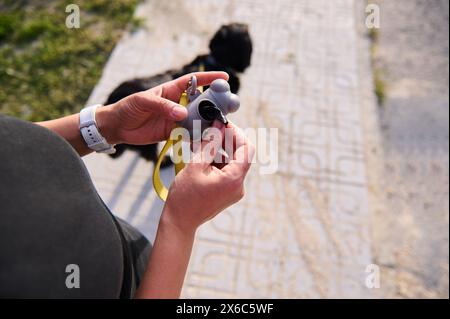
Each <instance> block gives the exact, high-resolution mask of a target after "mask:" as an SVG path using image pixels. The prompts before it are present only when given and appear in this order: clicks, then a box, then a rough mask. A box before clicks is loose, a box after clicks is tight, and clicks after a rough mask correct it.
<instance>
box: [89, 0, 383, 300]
mask: <svg viewBox="0 0 450 319" xmlns="http://www.w3.org/2000/svg"><path fill="white" fill-rule="evenodd" d="M137 15H139V16H142V17H145V18H146V29H145V30H141V31H139V32H137V33H135V34H132V35H126V36H125V37H124V38H123V39H122V40H121V41H120V42H119V44H118V45H117V47H116V48H115V50H114V52H113V54H112V56H111V57H110V59H109V62H108V64H107V65H106V67H105V70H104V73H103V77H102V79H101V80H100V82H99V84H98V86H97V87H96V88H95V90H94V91H93V93H92V95H91V97H90V99H89V103H102V102H104V100H105V98H106V96H107V95H108V93H109V92H110V91H111V90H112V89H113V88H114V87H115V86H116V85H117V84H118V83H120V82H121V81H123V80H126V79H129V78H132V77H135V76H144V75H151V74H155V73H157V72H160V71H164V70H166V69H169V68H173V67H177V66H181V65H183V64H184V63H187V62H189V61H190V60H191V59H192V58H194V57H195V56H196V55H197V54H199V53H203V52H206V49H207V43H208V40H209V38H210V37H211V35H212V34H213V33H214V32H215V31H216V30H217V29H218V28H219V27H220V25H221V24H224V23H229V22H245V23H248V24H249V26H250V32H251V35H252V38H253V42H254V54H253V58H252V66H251V67H250V68H249V69H248V71H247V72H246V73H245V74H244V75H243V77H242V89H241V91H240V97H241V99H242V109H241V110H240V111H239V112H238V114H236V115H234V116H233V117H232V119H233V120H234V121H235V122H237V123H238V124H239V125H241V126H243V127H255V128H257V127H266V128H278V130H279V131H278V132H279V134H278V135H279V136H278V138H279V145H278V148H279V149H278V170H277V172H276V173H274V174H269V175H261V174H260V169H261V168H262V167H264V165H263V164H261V163H258V164H255V165H254V167H253V168H252V170H251V172H250V174H249V178H248V179H247V184H246V188H247V195H246V197H245V198H244V200H242V201H241V202H240V203H239V204H237V205H235V206H233V207H231V208H230V209H227V210H226V211H225V212H223V213H222V214H220V216H218V217H217V218H215V219H214V220H213V221H211V222H209V223H207V224H205V225H204V226H202V227H201V229H200V230H199V232H198V235H197V239H196V243H195V248H194V251H193V254H192V259H191V263H190V267H189V271H188V274H187V277H186V284H185V288H184V291H183V296H184V297H189V298H196V297H206V298H210V297H226V298H228V297H232V298H235V297H241V298H246V297H250V298H258V297H279V298H303V297H305V298H308V297H327V298H333V297H372V296H374V294H373V291H372V290H370V289H368V288H367V287H366V286H365V280H366V276H367V273H366V272H365V271H366V267H367V265H369V264H370V263H372V251H371V236H370V214H371V212H370V210H369V209H370V208H371V206H370V205H369V203H370V202H371V200H372V199H371V197H372V195H373V194H372V193H373V192H372V191H371V189H372V188H371V186H370V183H369V175H368V171H371V167H370V165H371V164H370V163H371V160H370V157H371V156H372V155H371V153H370V152H373V151H374V148H373V147H372V146H373V145H376V138H375V137H376V129H374V128H375V127H376V125H375V124H376V112H375V108H374V106H375V104H374V100H373V95H372V93H371V92H372V89H371V79H372V75H371V70H370V61H369V48H368V42H367V39H366V38H365V37H364V35H363V34H362V33H361V32H360V29H361V28H362V25H363V23H364V20H365V16H364V7H362V2H361V1H358V0H355V1H353V0H340V1H325V0H302V1H300V0H283V1H256V0H239V1H232V0H227V1H195V0H183V1H178V0H177V1H146V2H144V3H143V4H142V5H141V6H140V7H139V9H138V10H137ZM85 163H86V165H87V167H88V169H89V171H90V173H91V174H92V178H93V180H94V183H95V185H96V186H97V189H98V190H99V193H100V195H101V196H102V198H103V199H104V200H105V202H106V203H107V204H108V206H109V207H110V208H111V209H112V210H113V211H114V212H115V213H116V214H117V215H119V216H121V217H122V218H125V219H126V220H128V221H129V222H130V223H132V224H133V225H136V226H137V227H139V228H140V229H141V230H142V231H143V232H144V233H145V234H147V235H148V236H149V238H151V239H153V237H154V234H155V230H156V226H157V221H158V218H159V213H160V210H161V208H162V203H161V202H160V201H159V200H157V199H156V197H155V193H154V192H153V190H152V185H151V180H150V176H151V172H152V164H149V163H146V162H144V161H143V160H141V159H139V158H138V157H137V155H136V154H135V153H132V152H128V153H126V154H125V156H123V157H121V158H120V159H119V160H111V159H109V158H108V157H107V156H103V155H96V154H94V155H90V156H87V157H86V158H85ZM166 174H167V175H170V174H171V173H170V171H169V172H166ZM167 178H169V176H167Z"/></svg>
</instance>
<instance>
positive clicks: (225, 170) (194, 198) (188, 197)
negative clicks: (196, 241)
mask: <svg viewBox="0 0 450 319" xmlns="http://www.w3.org/2000/svg"><path fill="white" fill-rule="evenodd" d="M213 127H215V128H216V129H218V130H219V131H220V132H221V134H210V136H206V140H207V141H203V142H202V147H201V150H199V151H197V152H195V153H194V156H193V158H192V161H191V162H190V163H188V164H187V165H186V167H185V168H184V169H183V170H182V171H181V172H180V173H179V174H178V175H177V176H176V178H175V180H174V182H173V183H172V185H171V187H170V189H169V195H168V198H167V201H166V205H165V207H164V211H163V214H162V217H161V221H162V222H164V223H169V224H170V225H171V226H175V227H176V228H177V229H178V230H179V231H181V232H183V233H186V234H193V233H195V231H196V229H197V228H198V226H200V225H201V224H203V223H204V222H205V221H207V220H209V219H211V218H213V217H214V216H216V215H217V214H218V213H219V212H221V211H222V210H224V209H225V208H227V207H228V206H230V205H232V204H234V203H236V202H237V201H239V200H240V199H241V198H242V197H243V196H244V178H245V176H246V174H247V171H248V170H249V168H250V165H251V162H252V159H253V156H254V153H255V147H254V145H253V144H251V143H250V142H249V141H248V139H247V138H246V137H245V136H244V134H243V132H242V131H241V129H240V128H238V127H237V126H235V125H234V124H232V123H228V125H227V129H228V130H231V131H232V134H230V135H232V136H233V141H234V143H233V145H234V149H233V154H230V157H231V159H230V161H229V162H228V163H226V164H225V165H220V166H221V168H219V166H218V165H215V163H213V159H214V158H215V157H216V156H215V155H216V154H217V152H218V150H219V148H220V147H222V142H223V137H224V136H225V126H224V124H222V123H220V122H219V121H215V123H214V125H213ZM216 133H218V131H217V130H216ZM207 135H208V134H207ZM204 137H205V136H204ZM211 137H214V138H213V139H212V140H210V141H208V139H211ZM219 137H220V138H219ZM227 137H228V134H227Z"/></svg>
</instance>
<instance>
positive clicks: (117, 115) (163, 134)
mask: <svg viewBox="0 0 450 319" xmlns="http://www.w3.org/2000/svg"><path fill="white" fill-rule="evenodd" d="M192 75H195V76H196V77H197V81H198V85H200V86H203V85H209V84H210V83H211V82H212V81H214V80H216V79H225V80H228V75H227V74H226V73H225V72H198V73H192V74H187V75H185V76H182V77H180V78H178V79H175V80H173V81H170V82H167V83H164V84H161V85H159V86H157V87H154V88H152V89H149V90H147V91H143V92H139V93H136V94H133V95H130V96H128V97H126V98H124V99H122V100H120V101H118V102H117V103H114V104H112V105H109V106H105V107H101V108H98V109H97V114H96V119H97V124H98V126H99V128H100V131H101V133H102V134H103V136H104V137H105V138H106V140H107V141H108V143H110V144H119V143H127V144H150V143H155V142H159V141H162V140H165V139H167V138H168V137H169V135H170V132H171V131H172V129H173V128H174V127H175V122H176V121H180V120H183V119H184V118H185V117H186V116H187V111H186V108H185V107H183V106H180V105H179V104H178V101H179V99H180V96H181V93H182V92H183V91H184V90H185V89H186V88H187V85H188V82H189V80H190V79H191V77H192Z"/></svg>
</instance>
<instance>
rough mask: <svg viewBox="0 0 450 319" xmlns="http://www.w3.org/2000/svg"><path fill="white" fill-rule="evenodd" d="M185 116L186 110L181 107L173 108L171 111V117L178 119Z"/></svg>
mask: <svg viewBox="0 0 450 319" xmlns="http://www.w3.org/2000/svg"><path fill="white" fill-rule="evenodd" d="M185 115H186V108H185V107H183V106H175V107H174V108H173V110H172V116H173V117H175V118H177V119H179V118H182V117H184V116H185Z"/></svg>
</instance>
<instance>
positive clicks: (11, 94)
mask: <svg viewBox="0 0 450 319" xmlns="http://www.w3.org/2000/svg"><path fill="white" fill-rule="evenodd" d="M137 2H138V0H122V1H109V0H78V1H76V4H77V5H78V6H79V7H80V28H79V29H69V28H67V27H66V25H65V21H66V17H67V15H68V13H66V12H65V8H66V5H68V4H70V3H74V2H73V1H63V0H53V1H43V0H42V1H41V0H34V1H32V0H30V1H23V0H22V1H18V0H3V1H1V2H0V113H3V114H8V115H13V116H16V117H20V118H23V119H26V120H32V121H39V120H46V119H51V118H56V117H59V116H63V115H67V114H71V113H74V112H78V111H79V110H80V108H81V107H82V106H84V104H85V103H86V100H87V98H88V97H89V94H90V92H91V91H92V89H93V87H94V86H95V84H96V83H97V82H98V80H99V78H100V76H101V72H102V69H103V66H104V64H105V62H106V60H107V59H108V56H109V54H110V53H111V51H112V49H113V47H114V45H115V43H116V42H117V40H118V39H119V38H120V36H121V35H122V33H123V32H124V31H125V30H127V29H128V30H134V29H136V28H138V27H140V25H141V24H142V22H141V21H139V20H136V19H134V18H133V12H134V9H135V7H136V4H137Z"/></svg>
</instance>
